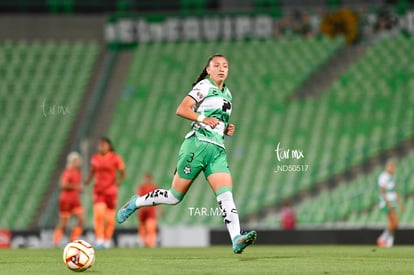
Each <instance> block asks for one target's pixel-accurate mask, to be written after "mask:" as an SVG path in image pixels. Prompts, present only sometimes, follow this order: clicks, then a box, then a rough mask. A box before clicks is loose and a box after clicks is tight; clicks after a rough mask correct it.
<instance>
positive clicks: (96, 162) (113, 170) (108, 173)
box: [91, 152, 125, 193]
mask: <svg viewBox="0 0 414 275" xmlns="http://www.w3.org/2000/svg"><path fill="white" fill-rule="evenodd" d="M91 165H92V170H93V171H94V172H95V185H94V188H93V190H94V192H95V193H116V191H117V186H116V175H117V172H118V170H123V169H125V164H124V161H123V160H122V158H121V157H120V156H119V155H117V154H115V153H114V152H108V153H107V154H105V155H101V154H95V155H94V156H92V159H91Z"/></svg>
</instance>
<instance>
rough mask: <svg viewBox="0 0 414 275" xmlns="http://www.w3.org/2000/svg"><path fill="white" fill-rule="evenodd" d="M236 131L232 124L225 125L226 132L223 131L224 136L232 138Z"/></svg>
mask: <svg viewBox="0 0 414 275" xmlns="http://www.w3.org/2000/svg"><path fill="white" fill-rule="evenodd" d="M235 131H236V126H235V125H234V124H231V123H229V125H227V127H226V130H224V134H225V135H226V136H229V137H231V136H233V135H234V132H235Z"/></svg>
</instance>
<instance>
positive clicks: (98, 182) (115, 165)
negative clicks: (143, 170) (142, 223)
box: [85, 137, 125, 249]
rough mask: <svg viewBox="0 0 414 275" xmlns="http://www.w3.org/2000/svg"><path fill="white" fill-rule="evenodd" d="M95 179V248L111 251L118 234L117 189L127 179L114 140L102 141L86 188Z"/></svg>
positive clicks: (94, 156)
mask: <svg viewBox="0 0 414 275" xmlns="http://www.w3.org/2000/svg"><path fill="white" fill-rule="evenodd" d="M118 172H119V174H120V176H119V177H118ZM93 177H95V184H94V187H93V211H94V227H95V236H96V243H95V247H96V248H98V249H99V248H109V247H110V244H111V239H112V235H113V233H114V231H115V214H116V212H115V207H116V203H117V195H118V186H119V185H121V183H122V181H123V180H124V178H125V165H124V161H123V160H122V158H121V157H120V156H119V155H118V154H116V153H115V152H114V147H113V145H112V142H111V140H110V139H108V138H106V137H102V138H100V139H99V143H98V153H97V154H95V155H93V156H92V158H91V169H90V173H89V176H88V178H87V179H86V181H85V185H88V184H89V182H90V181H91V180H92V178H93Z"/></svg>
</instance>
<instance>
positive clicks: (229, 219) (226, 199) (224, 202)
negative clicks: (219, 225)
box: [216, 186, 240, 240]
mask: <svg viewBox="0 0 414 275" xmlns="http://www.w3.org/2000/svg"><path fill="white" fill-rule="evenodd" d="M231 190H232V189H231V187H227V186H225V187H221V188H219V189H218V190H217V191H216V196H217V203H218V205H219V207H220V210H221V214H222V217H223V220H224V223H225V224H226V227H227V230H228V231H229V234H230V238H231V239H232V240H233V239H234V237H236V236H237V235H239V234H240V222H239V214H238V213H237V209H236V205H235V204H234V200H233V194H232V192H231Z"/></svg>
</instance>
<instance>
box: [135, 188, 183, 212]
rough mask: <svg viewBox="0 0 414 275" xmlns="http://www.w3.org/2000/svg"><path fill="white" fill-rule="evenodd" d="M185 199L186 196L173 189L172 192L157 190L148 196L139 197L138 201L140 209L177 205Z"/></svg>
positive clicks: (137, 204)
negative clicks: (160, 205) (161, 205)
mask: <svg viewBox="0 0 414 275" xmlns="http://www.w3.org/2000/svg"><path fill="white" fill-rule="evenodd" d="M183 197H184V194H183V193H181V192H179V191H177V190H175V189H174V188H171V189H170V190H165V189H156V190H154V191H152V192H149V193H147V194H146V195H144V196H142V197H139V198H138V199H137V201H136V206H137V207H138V208H140V207H143V206H152V205H158V204H177V203H179V202H180V201H181V200H182V199H183Z"/></svg>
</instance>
